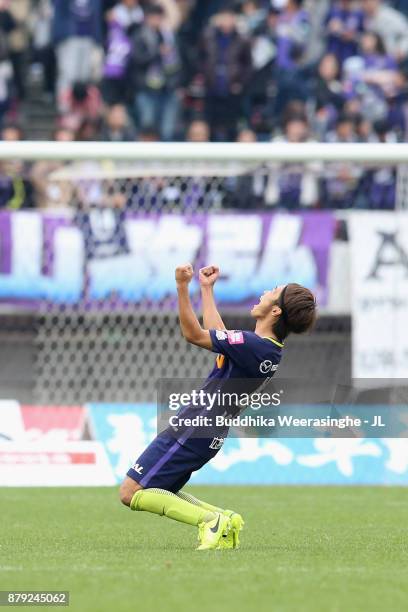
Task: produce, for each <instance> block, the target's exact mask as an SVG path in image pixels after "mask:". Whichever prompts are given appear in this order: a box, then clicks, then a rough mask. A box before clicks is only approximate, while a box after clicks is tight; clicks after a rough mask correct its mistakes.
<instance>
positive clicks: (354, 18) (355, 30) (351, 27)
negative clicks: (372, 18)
mask: <svg viewBox="0 0 408 612" xmlns="http://www.w3.org/2000/svg"><path fill="white" fill-rule="evenodd" d="M333 20H336V21H338V22H340V23H341V27H342V31H343V32H347V33H351V34H353V35H354V36H353V39H352V40H344V39H343V38H342V36H341V34H335V33H329V35H328V39H327V51H328V53H333V54H334V55H335V56H336V57H337V60H338V62H339V64H340V65H342V64H343V62H344V61H345V60H346V59H348V58H349V57H352V56H353V55H358V34H360V33H361V32H363V30H364V14H363V12H362V11H359V10H354V9H350V10H349V9H344V8H341V6H334V7H333V8H332V9H331V10H330V11H329V14H328V15H327V18H326V25H328V24H329V23H330V22H331V21H333Z"/></svg>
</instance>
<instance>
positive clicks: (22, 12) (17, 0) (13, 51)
mask: <svg viewBox="0 0 408 612" xmlns="http://www.w3.org/2000/svg"><path fill="white" fill-rule="evenodd" d="M9 7H10V8H9V10H10V12H11V15H12V16H13V18H14V21H15V27H14V28H13V30H12V31H11V32H10V34H9V47H10V59H11V62H12V64H13V69H14V85H15V88H16V94H17V98H18V99H19V100H22V99H23V98H24V97H25V93H26V88H25V74H24V73H25V64H26V55H27V51H28V46H29V27H28V25H29V18H30V10H31V0H13V1H12V2H10V3H9Z"/></svg>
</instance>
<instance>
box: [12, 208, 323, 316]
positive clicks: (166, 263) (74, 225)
mask: <svg viewBox="0 0 408 612" xmlns="http://www.w3.org/2000/svg"><path fill="white" fill-rule="evenodd" d="M334 228H335V219H334V217H333V215H332V214H331V213H326V212H304V213H295V214H289V213H280V212H279V213H278V212H277V213H269V214H267V213H253V214H252V213H251V214H216V215H204V214H197V215H191V216H185V215H178V214H168V215H167V214H160V215H154V214H131V213H129V214H124V213H123V212H121V211H117V210H115V209H104V208H101V209H94V210H92V211H91V212H88V213H77V214H76V215H75V217H72V216H63V215H62V214H61V215H54V214H49V213H41V212H37V211H35V212H31V211H30V212H14V213H9V212H2V213H0V237H1V239H0V257H1V263H0V300H1V301H2V302H13V303H15V302H16V301H18V302H22V303H25V304H28V305H30V306H33V307H36V306H38V305H39V304H44V303H50V304H52V303H58V304H66V303H69V304H73V305H74V304H78V305H81V306H85V307H96V308H98V307H100V308H120V307H125V306H127V305H129V304H131V305H135V304H137V305H139V306H141V307H157V308H173V307H174V306H175V286H174V269H175V267H176V266H177V264H179V263H183V262H192V263H193V264H194V266H195V268H196V270H197V271H198V268H199V267H201V266H202V265H204V264H206V263H217V264H218V265H219V266H220V269H221V278H220V279H219V281H218V283H217V286H216V297H217V299H218V301H219V303H220V304H222V305H224V306H226V307H235V308H237V307H246V306H248V305H250V304H252V303H253V302H254V300H255V301H257V299H258V297H259V295H260V294H261V293H262V292H263V291H264V290H265V289H269V288H273V287H274V286H276V285H281V284H285V283H288V282H298V283H300V284H303V285H305V286H307V287H309V288H310V289H312V291H314V292H315V294H316V296H317V299H318V303H319V304H320V305H324V304H325V303H326V301H327V271H328V270H327V269H328V255H329V251H330V247H331V244H332V241H333V236H334ZM192 292H193V294H198V283H197V280H195V281H194V282H193V284H192Z"/></svg>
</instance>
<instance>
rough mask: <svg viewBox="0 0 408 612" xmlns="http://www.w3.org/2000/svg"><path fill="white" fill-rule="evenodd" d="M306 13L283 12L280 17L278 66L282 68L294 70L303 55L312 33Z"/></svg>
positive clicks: (277, 29)
mask: <svg viewBox="0 0 408 612" xmlns="http://www.w3.org/2000/svg"><path fill="white" fill-rule="evenodd" d="M309 26H310V24H309V15H308V13H307V12H306V11H302V10H300V11H297V12H296V13H287V12H283V13H281V14H280V15H279V18H278V25H277V28H276V34H277V64H278V66H279V67H280V68H294V67H295V66H296V65H297V63H298V58H299V57H300V56H301V55H302V53H303V51H304V49H305V47H306V45H307V43H308V36H309V31H310V27H309Z"/></svg>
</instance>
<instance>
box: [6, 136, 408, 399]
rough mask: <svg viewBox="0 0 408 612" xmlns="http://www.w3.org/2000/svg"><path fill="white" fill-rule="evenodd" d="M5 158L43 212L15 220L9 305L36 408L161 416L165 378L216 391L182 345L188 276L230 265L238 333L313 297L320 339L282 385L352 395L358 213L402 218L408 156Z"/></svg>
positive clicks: (115, 149)
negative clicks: (27, 334)
mask: <svg viewBox="0 0 408 612" xmlns="http://www.w3.org/2000/svg"><path fill="white" fill-rule="evenodd" d="M8 145H9V143H7V147H8V148H7V149H5V148H2V147H3V145H2V144H1V143H0V158H1V159H3V160H6V161H2V162H1V164H2V165H3V166H4V168H5V170H4V172H6V171H7V165H8V166H9V167H11V168H12V167H13V164H17V163H18V164H20V166H19V168H20V172H22V173H24V176H25V178H26V180H27V181H29V182H30V184H31V186H32V189H33V191H34V193H35V198H36V204H37V207H38V208H37V209H36V210H35V211H33V212H30V213H26V212H16V213H14V212H12V213H9V214H10V216H11V219H9V220H8V221H7V223H9V225H10V227H11V230H10V240H11V241H14V242H13V249H14V250H13V253H14V255H13V257H14V259H13V262H12V265H14V264H15V265H16V272H15V275H14V276H15V278H14V281H12V280H10V282H9V283H8V284H7V282H6V280H5V275H3V281H2V283H3V284H1V283H0V292H1V295H0V299H1V301H2V302H3V304H5V305H6V304H8V305H12V307H16V308H18V309H22V310H24V311H26V310H27V309H29V310H30V312H32V314H33V321H34V323H33V326H34V332H33V338H34V343H33V354H34V363H35V366H34V376H33V389H32V391H33V400H34V401H35V402H36V403H39V404H47V403H55V404H70V403H83V402H87V401H105V402H131V401H135V400H136V401H154V400H155V397H156V382H157V379H158V378H176V377H189V378H199V377H203V376H205V375H206V374H207V372H208V370H209V368H210V367H211V365H212V363H213V359H214V357H213V356H212V355H211V354H210V353H207V352H206V351H202V350H199V349H197V348H195V347H192V346H190V345H187V344H186V343H185V341H184V340H183V339H182V338H181V335H180V332H179V326H178V318H177V311H176V301H175V295H174V281H173V276H174V268H175V266H176V265H177V264H178V263H180V262H183V261H191V262H193V263H194V265H195V267H196V268H198V267H200V266H201V265H204V264H205V263H207V262H212V261H214V262H217V263H219V265H220V267H221V271H222V277H221V280H220V283H219V288H218V293H217V299H218V300H219V303H220V310H221V313H222V315H223V316H224V318H225V322H226V324H227V327H229V328H233V329H234V328H235V329H237V328H251V326H252V325H253V322H252V321H251V318H250V317H249V315H248V312H249V310H250V306H251V304H253V303H254V300H255V301H257V299H258V297H259V295H260V294H261V293H262V291H263V290H264V289H267V288H270V287H272V286H275V285H279V284H283V283H286V282H289V281H295V282H302V283H303V284H305V285H307V286H310V287H311V288H312V289H313V290H314V291H315V292H316V293H317V295H318V301H319V306H320V313H321V317H320V320H319V323H318V327H317V330H316V333H315V334H314V335H313V336H311V337H306V338H297V337H295V338H291V339H290V340H289V341H288V345H290V346H291V347H292V350H290V351H288V358H287V359H285V360H284V361H283V364H282V367H281V369H280V373H281V374H282V376H296V375H299V374H300V372H301V373H302V376H310V377H316V378H318V377H319V378H325V377H334V376H337V377H339V378H341V379H342V380H350V377H351V334H350V278H349V268H348V266H344V265H342V262H344V254H345V253H347V249H348V245H347V240H348V234H347V229H348V228H347V212H348V210H349V209H350V208H354V209H361V210H366V209H383V210H387V209H393V208H395V207H397V208H400V209H403V208H405V207H406V203H407V197H408V193H407V189H406V185H407V181H406V176H407V175H406V166H405V162H406V160H407V159H408V154H407V149H406V147H405V146H404V145H402V146H399V145H381V146H379V145H317V144H314V143H306V144H302V145H288V144H284V143H282V144H277V143H275V144H272V145H271V144H261V145H257V144H256V145H252V144H251V145H243V144H232V145H211V144H203V145H201V144H200V145H199V144H195V145H191V144H185V145H183V144H177V143H174V144H151V143H149V144H147V143H146V144H144V143H143V144H140V143H139V144H129V143H126V144H120V145H119V144H114V145H112V144H109V145H108V144H107V143H64V144H63V145H62V146H61V143H15V144H14V143H10V147H9V146H8ZM384 147H385V148H384ZM401 147H402V148H401ZM10 159H11V160H12V161H10ZM16 160H17V161H16ZM390 160H392V161H390ZM14 243H15V244H14ZM346 256H347V255H346ZM37 260H38V261H37ZM3 267H4V266H3ZM12 272H13V274H14V269H13V270H12ZM19 275H20V276H19ZM13 282H14V284H13ZM19 283H20V284H19ZM339 284H340V286H341V287H342V291H339V287H338V286H339ZM192 296H193V302H194V305H195V307H196V308H197V309H199V291H198V286H197V283H196V282H195V283H193V286H192Z"/></svg>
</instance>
